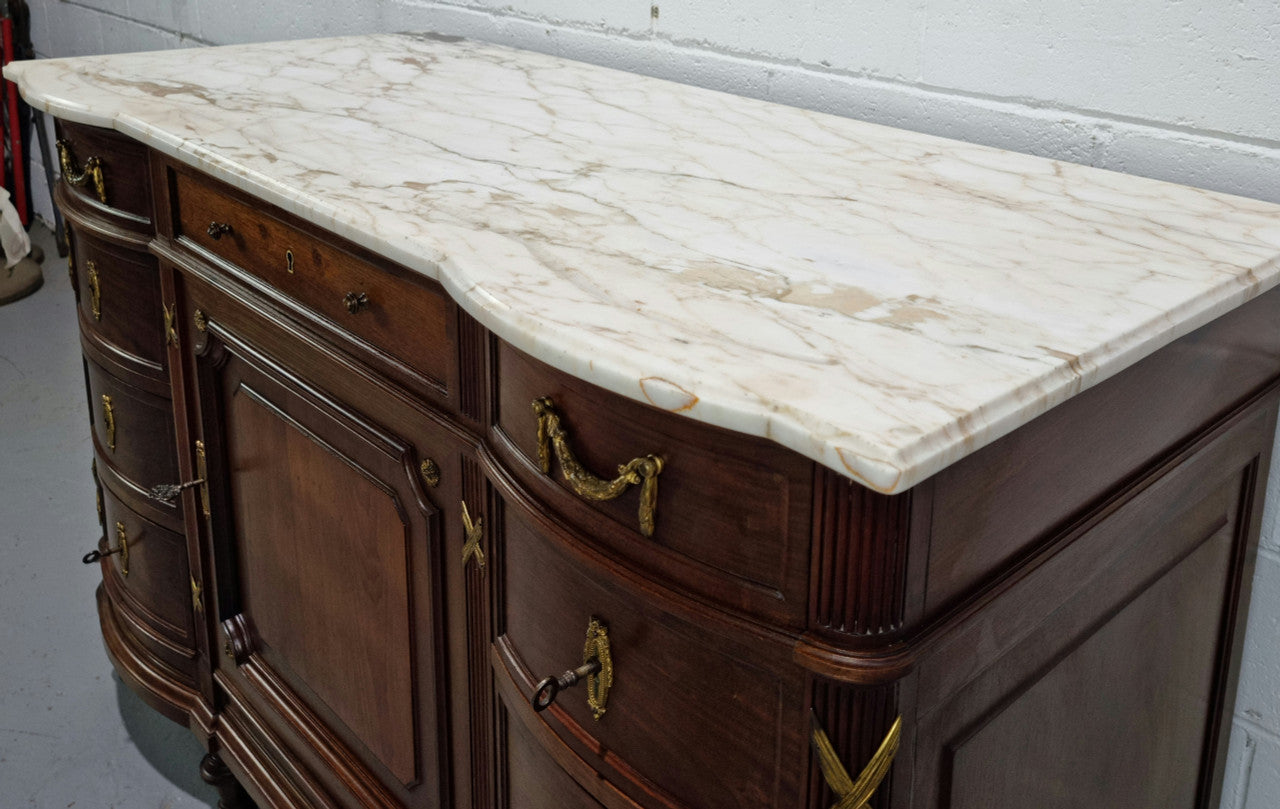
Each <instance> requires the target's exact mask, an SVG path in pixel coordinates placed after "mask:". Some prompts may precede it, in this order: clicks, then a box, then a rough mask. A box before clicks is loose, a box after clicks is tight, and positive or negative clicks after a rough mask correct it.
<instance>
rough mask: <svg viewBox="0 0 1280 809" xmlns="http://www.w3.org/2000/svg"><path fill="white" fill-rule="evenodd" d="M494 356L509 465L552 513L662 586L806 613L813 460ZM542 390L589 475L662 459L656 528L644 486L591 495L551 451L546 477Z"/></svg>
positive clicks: (773, 614)
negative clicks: (644, 518)
mask: <svg viewBox="0 0 1280 809" xmlns="http://www.w3.org/2000/svg"><path fill="white" fill-rule="evenodd" d="M497 362H498V373H497V378H498V380H499V381H498V385H499V391H498V406H497V408H496V410H495V412H496V418H497V422H498V424H497V433H498V439H499V440H498V441H497V442H496V443H497V444H498V445H499V448H500V449H501V447H502V446H503V445H505V446H506V447H507V448H509V449H510V450H513V451H514V454H515V456H516V457H515V459H514V460H515V461H516V463H513V464H512V466H513V467H514V471H515V472H516V473H517V475H518V476H519V477H520V478H521V480H522V481H523V482H525V483H526V484H527V485H529V486H530V487H531V488H532V489H533V490H534V491H536V492H538V493H539V496H543V497H546V498H547V499H548V501H549V502H550V505H551V506H552V507H553V509H554V510H556V511H558V512H560V513H563V514H564V515H565V516H566V517H567V518H568V519H569V520H570V521H571V522H573V523H574V524H575V525H577V526H579V527H580V528H581V529H582V530H583V531H584V532H585V533H587V534H588V535H590V536H592V537H593V539H595V540H597V541H600V542H602V543H604V544H605V545H607V546H608V547H609V548H610V550H611V552H612V553H613V554H616V555H618V556H619V557H621V558H624V559H626V560H628V561H629V562H630V563H632V564H634V565H636V566H638V567H643V568H648V569H649V570H650V571H651V572H652V573H653V574H655V576H656V577H657V578H658V579H659V580H661V581H663V582H664V583H668V584H670V583H676V584H679V585H681V586H683V587H685V588H687V589H690V590H694V591H696V592H698V593H700V594H703V595H707V596H710V597H712V598H714V599H716V600H717V601H719V602H721V603H724V604H727V605H728V606H730V607H733V608H737V609H744V610H747V611H749V612H753V613H755V614H758V615H763V616H766V617H769V618H772V619H774V620H778V621H780V622H783V623H788V624H795V623H797V622H799V621H801V620H802V619H803V612H804V604H803V601H804V597H805V592H806V588H807V569H808V568H807V566H808V531H809V521H810V517H809V515H810V507H809V502H810V495H809V491H810V488H811V486H812V479H813V471H812V464H811V463H810V462H808V461H806V460H804V459H803V458H801V457H800V456H799V455H796V454H795V453H792V452H788V451H786V450H783V449H781V448H779V447H777V446H776V445H773V444H770V443H768V442H765V441H761V440H758V439H752V438H748V437H745V436H742V435H736V434H731V433H729V432H727V431H724V430H720V429H718V428H714V427H711V426H709V425H705V424H699V423H697V422H694V421H692V420H690V419H687V418H683V417H680V416H676V415H672V414H670V413H664V412H662V411H660V410H657V409H655V408H652V407H647V406H645V405H641V404H639V403H636V402H632V401H630V400H627V399H624V398H622V397H620V396H616V395H614V394H611V393H608V392H607V391H604V390H602V389H600V388H598V387H595V386H593V385H589V384H586V383H584V382H581V381H579V380H575V379H573V378H571V377H569V376H567V375H566V374H562V373H560V372H558V371H555V370H554V369H552V368H550V367H549V366H547V365H545V364H543V363H541V362H538V361H537V360H534V359H532V358H531V357H528V356H527V355H525V354H522V353H520V352H518V351H516V350H515V349H513V348H511V347H510V346H507V345H506V344H505V343H504V344H500V345H499V347H498V350H497ZM541 397H548V398H550V399H551V401H552V403H553V405H554V408H555V411H556V412H557V413H558V415H559V416H560V422H561V426H562V427H563V428H564V429H565V430H566V431H567V432H568V435H569V440H568V441H567V444H568V445H569V446H570V447H571V449H572V451H573V453H574V455H576V457H577V459H578V460H579V461H580V462H581V463H582V465H583V466H584V467H586V469H588V470H590V471H591V472H592V473H593V474H598V475H600V476H602V477H605V476H607V477H610V478H612V477H613V476H614V475H616V474H617V471H616V470H617V469H618V467H619V465H620V464H624V463H626V462H627V461H630V460H631V459H632V458H636V457H641V456H644V455H649V454H653V455H656V456H659V457H661V458H662V459H663V462H664V465H663V468H662V471H661V473H660V474H659V475H658V478H657V484H658V485H657V501H656V511H655V516H656V519H655V524H654V531H653V535H652V536H644V535H643V533H642V531H641V527H640V518H639V511H640V491H639V489H640V487H639V486H631V487H630V488H629V489H628V490H627V491H625V492H624V493H623V494H622V495H621V496H619V497H617V498H616V499H614V500H609V501H603V502H591V501H588V500H587V499H585V498H583V497H581V496H579V495H578V494H575V493H574V491H573V490H572V488H571V487H570V485H569V483H567V482H566V480H565V476H564V474H563V471H562V470H563V465H562V464H561V463H560V460H559V459H558V458H557V457H556V453H555V451H554V449H553V450H552V452H551V471H550V474H546V475H544V474H543V473H542V471H541V469H540V468H539V466H538V463H539V462H538V435H539V427H538V421H539V419H538V416H536V415H535V413H534V410H533V407H532V402H533V401H534V400H535V399H538V398H541ZM599 516H603V517H605V518H607V519H606V520H600V519H599Z"/></svg>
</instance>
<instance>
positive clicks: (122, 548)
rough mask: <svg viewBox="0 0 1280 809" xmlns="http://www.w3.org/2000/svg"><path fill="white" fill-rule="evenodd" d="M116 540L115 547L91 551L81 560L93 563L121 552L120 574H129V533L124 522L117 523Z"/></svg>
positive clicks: (87, 563)
mask: <svg viewBox="0 0 1280 809" xmlns="http://www.w3.org/2000/svg"><path fill="white" fill-rule="evenodd" d="M116 542H117V545H116V546H115V547H114V548H108V549H107V550H105V551H89V552H88V553H86V554H85V555H84V556H83V557H81V559H80V561H81V562H84V563H85V564H86V565H91V564H93V563H94V562H97V561H100V560H102V559H105V558H107V557H108V556H115V555H116V554H119V555H120V575H121V576H128V575H129V535H128V533H127V532H126V531H125V527H124V523H122V522H118V523H116Z"/></svg>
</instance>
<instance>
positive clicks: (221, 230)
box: [208, 222, 231, 242]
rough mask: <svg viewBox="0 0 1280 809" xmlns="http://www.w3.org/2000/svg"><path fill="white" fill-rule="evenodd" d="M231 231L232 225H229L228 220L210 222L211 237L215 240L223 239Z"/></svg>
mask: <svg viewBox="0 0 1280 809" xmlns="http://www.w3.org/2000/svg"><path fill="white" fill-rule="evenodd" d="M230 232H231V226H230V225H228V224H227V223H226V222H210V223H209V229H208V233H209V238H210V239H213V240H214V241H215V242H216V241H217V240H218V239H221V238H222V237H223V236H224V235H225V234H227V233H230Z"/></svg>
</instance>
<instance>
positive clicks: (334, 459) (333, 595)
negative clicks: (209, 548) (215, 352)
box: [226, 385, 417, 783]
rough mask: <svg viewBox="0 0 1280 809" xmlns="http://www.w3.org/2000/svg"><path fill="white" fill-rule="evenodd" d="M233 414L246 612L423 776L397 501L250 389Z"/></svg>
mask: <svg viewBox="0 0 1280 809" xmlns="http://www.w3.org/2000/svg"><path fill="white" fill-rule="evenodd" d="M226 418H227V422H228V425H229V430H228V432H227V436H228V444H227V462H228V465H229V468H230V479H231V498H232V502H233V503H234V513H235V534H236V538H237V547H236V552H237V557H238V561H239V576H238V579H237V581H238V584H239V588H240V605H241V607H242V609H243V612H244V614H245V615H247V616H248V617H249V618H250V620H251V621H252V622H253V627H254V629H255V630H256V634H257V640H258V641H259V643H260V645H261V648H262V651H263V654H264V657H265V659H266V660H268V662H270V663H271V664H272V665H273V667H275V668H277V669H280V670H285V671H288V672H290V673H292V674H293V675H294V676H295V677H296V678H297V679H298V680H300V681H301V682H302V683H304V684H305V685H306V687H307V688H309V689H310V690H311V691H313V692H314V693H315V695H316V696H317V697H318V698H319V699H321V700H323V701H324V703H325V704H326V705H327V706H328V707H329V708H331V709H332V710H333V712H334V713H335V714H336V715H337V716H338V717H339V718H340V719H341V720H342V721H343V722H344V723H345V724H346V725H347V726H348V727H350V728H351V729H352V731H353V732H354V733H355V735H356V736H357V737H359V738H360V739H361V740H362V741H363V742H364V743H365V744H366V745H368V747H369V748H370V750H372V751H373V753H374V754H375V755H376V756H377V757H378V758H379V759H380V760H381V761H382V762H383V763H384V764H386V766H387V767H388V769H390V770H391V771H392V772H393V773H395V775H396V777H397V778H399V779H400V780H401V781H402V782H404V783H410V782H413V781H415V780H417V766H416V764H417V755H416V753H417V745H416V744H415V740H414V725H415V721H414V720H415V712H414V704H413V687H412V677H413V671H412V655H411V649H412V644H411V639H410V624H411V621H410V617H411V616H410V609H409V598H410V594H409V580H408V571H407V556H408V551H407V543H408V542H409V541H410V540H411V536H410V533H409V527H408V526H407V525H406V523H405V520H404V518H403V517H402V516H401V508H400V506H399V504H398V503H397V502H396V500H395V497H394V493H393V492H391V491H388V490H387V489H386V488H385V484H381V483H380V482H379V481H378V479H377V478H376V477H374V476H373V475H372V473H370V472H369V471H368V470H365V469H362V468H359V467H357V466H354V465H353V463H352V461H351V459H348V458H344V457H342V456H341V455H340V454H339V453H338V452H337V450H336V449H335V448H334V447H332V446H330V445H328V444H326V443H324V442H323V441H322V440H321V439H320V438H319V437H318V436H316V435H314V434H311V433H309V432H308V431H306V430H304V429H303V428H302V427H301V425H299V424H297V423H296V422H294V421H292V420H291V419H289V418H288V417H287V416H285V414H283V413H282V412H281V411H280V410H279V409H278V408H277V407H275V406H273V405H272V404H270V403H269V402H267V401H265V400H264V399H263V398H262V396H261V395H260V394H255V393H254V392H253V391H252V390H251V389H250V388H248V387H246V386H244V385H240V386H237V387H236V388H235V389H234V390H233V391H232V392H231V394H230V401H229V402H228V403H227V408H226ZM370 683H376V684H377V687H376V688H370V687H368V686H369V684H370Z"/></svg>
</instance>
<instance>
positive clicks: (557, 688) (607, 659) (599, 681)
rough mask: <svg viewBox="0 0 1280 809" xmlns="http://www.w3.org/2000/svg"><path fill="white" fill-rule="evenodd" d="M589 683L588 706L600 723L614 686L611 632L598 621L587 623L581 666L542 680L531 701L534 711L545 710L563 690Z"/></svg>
mask: <svg viewBox="0 0 1280 809" xmlns="http://www.w3.org/2000/svg"><path fill="white" fill-rule="evenodd" d="M584 679H585V680H586V681H587V705H588V706H589V707H590V708H591V715H592V716H593V717H594V718H595V720H596V721H597V722H598V721H600V717H602V716H604V712H605V706H606V704H607V703H608V701H609V689H610V688H612V687H613V653H612V651H611V650H610V649H609V630H608V628H607V627H606V626H605V625H604V624H603V623H601V622H600V620H599V619H597V618H592V619H591V622H590V623H589V624H587V642H586V644H585V645H584V646H583V647H582V665H581V666H578V667H577V668H576V669H569V670H568V671H566V672H565V673H564V674H561V675H560V676H559V677H543V678H542V680H540V681H539V682H538V685H537V686H535V687H534V690H533V696H531V697H530V698H529V702H530V703H532V705H533V709H534V710H535V711H539V712H541V711H545V710H546V709H547V708H549V707H551V703H553V702H555V701H556V697H558V696H559V695H560V692H561V691H564V690H566V689H569V688H573V687H574V686H575V685H577V684H578V683H580V682H581V681H582V680H584Z"/></svg>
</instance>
